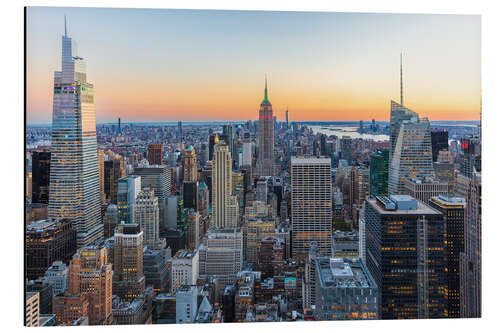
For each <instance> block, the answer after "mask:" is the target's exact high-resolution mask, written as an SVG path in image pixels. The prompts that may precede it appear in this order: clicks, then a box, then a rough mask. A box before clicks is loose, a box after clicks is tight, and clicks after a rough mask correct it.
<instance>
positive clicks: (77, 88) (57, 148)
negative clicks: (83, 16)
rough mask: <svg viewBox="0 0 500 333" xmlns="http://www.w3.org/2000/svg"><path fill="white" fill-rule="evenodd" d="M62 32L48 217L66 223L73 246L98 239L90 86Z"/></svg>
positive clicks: (83, 67)
mask: <svg viewBox="0 0 500 333" xmlns="http://www.w3.org/2000/svg"><path fill="white" fill-rule="evenodd" d="M76 48H77V47H76V43H75V41H73V40H72V39H71V38H70V37H68V35H67V34H66V31H65V33H64V36H63V37H62V63H61V69H62V70H61V71H56V72H55V73H54V98H53V99H54V101H53V117H52V140H51V159H50V186H49V217H51V218H54V219H58V218H68V219H70V220H71V221H72V223H73V227H74V228H75V230H76V231H77V244H78V246H79V247H81V246H86V245H89V244H91V243H93V242H95V241H97V240H99V239H101V238H102V236H103V228H102V219H101V211H100V209H101V192H100V186H99V171H98V162H97V139H96V125H95V111H94V87H93V85H92V84H91V83H89V82H87V74H86V65H85V62H84V60H83V58H81V57H79V56H78V55H77V52H76Z"/></svg>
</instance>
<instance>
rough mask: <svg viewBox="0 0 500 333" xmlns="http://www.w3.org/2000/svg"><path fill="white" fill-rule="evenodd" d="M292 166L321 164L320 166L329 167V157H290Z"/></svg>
mask: <svg viewBox="0 0 500 333" xmlns="http://www.w3.org/2000/svg"><path fill="white" fill-rule="evenodd" d="M292 164H296V165H297V164H299V165H300V164H321V165H323V164H324V165H328V166H330V165H331V162H330V158H329V157H323V156H322V157H303V156H292Z"/></svg>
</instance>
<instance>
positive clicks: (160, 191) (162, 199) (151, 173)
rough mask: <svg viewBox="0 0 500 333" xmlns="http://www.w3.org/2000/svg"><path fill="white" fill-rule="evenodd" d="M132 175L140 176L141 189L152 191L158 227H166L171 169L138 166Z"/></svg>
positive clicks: (157, 166)
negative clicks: (158, 222)
mask: <svg viewBox="0 0 500 333" xmlns="http://www.w3.org/2000/svg"><path fill="white" fill-rule="evenodd" d="M134 175H137V176H141V188H143V189H144V188H150V189H152V190H154V195H155V196H156V197H158V207H159V209H160V226H161V227H164V228H166V227H167V198H168V196H169V195H170V192H171V189H172V173H171V168H170V167H169V166H167V165H140V166H139V167H137V168H135V170H134Z"/></svg>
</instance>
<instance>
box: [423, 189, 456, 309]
mask: <svg viewBox="0 0 500 333" xmlns="http://www.w3.org/2000/svg"><path fill="white" fill-rule="evenodd" d="M429 206H431V207H433V208H435V209H437V210H439V211H440V212H441V213H442V214H443V222H444V228H445V229H444V230H446V233H445V243H444V244H445V245H444V248H445V264H446V281H447V287H446V294H445V296H446V302H447V306H446V308H447V311H448V316H447V317H448V318H460V298H461V297H460V296H461V295H460V254H461V253H463V252H464V236H465V199H464V198H460V197H451V196H448V195H439V196H436V197H433V198H431V199H430V201H429ZM462 297H463V296H462Z"/></svg>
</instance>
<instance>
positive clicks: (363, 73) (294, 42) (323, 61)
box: [26, 7, 481, 124]
mask: <svg viewBox="0 0 500 333" xmlns="http://www.w3.org/2000/svg"><path fill="white" fill-rule="evenodd" d="M64 15H67V18H68V35H69V36H70V37H72V38H73V39H74V40H75V41H76V42H77V43H78V55H79V56H81V57H83V58H84V59H86V61H87V74H88V80H89V81H90V82H92V83H93V84H94V88H95V109H96V118H97V121H98V122H108V121H116V119H117V118H118V117H120V118H121V119H122V121H177V120H184V121H197V120H199V121H211V120H212V121H216V120H235V121H238V120H248V119H256V118H257V115H258V108H259V104H260V102H261V101H262V99H263V94H264V76H265V75H266V74H267V77H268V82H269V99H270V101H271V103H272V105H273V110H274V114H275V115H276V116H277V117H278V120H282V119H284V115H285V110H286V108H287V106H288V109H289V113H290V116H289V118H290V120H291V121H349V120H354V121H357V120H371V119H372V118H374V119H376V120H379V121H383V120H388V118H389V106H390V100H391V99H393V100H396V101H399V56H400V52H403V65H404V69H403V80H404V101H405V105H406V106H407V107H408V108H410V109H412V110H414V111H416V112H418V113H419V114H420V115H421V116H423V117H429V118H430V120H431V121H432V120H478V119H479V118H480V107H481V104H480V102H481V64H480V58H481V53H480V51H481V50H480V45H481V44H480V17H479V16H463V15H415V14H411V15H409V14H354V13H312V12H309V13H303V12H256V11H196V10H164V9H162V10H148V9H106V8H103V9H96V8H51V7H30V8H28V11H27V35H26V38H27V62H26V69H27V119H26V121H27V123H28V124H49V123H50V122H51V114H52V89H53V88H52V85H53V76H54V74H53V73H54V71H56V70H60V66H61V65H60V61H61V59H60V53H61V36H62V34H63V33H64Z"/></svg>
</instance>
